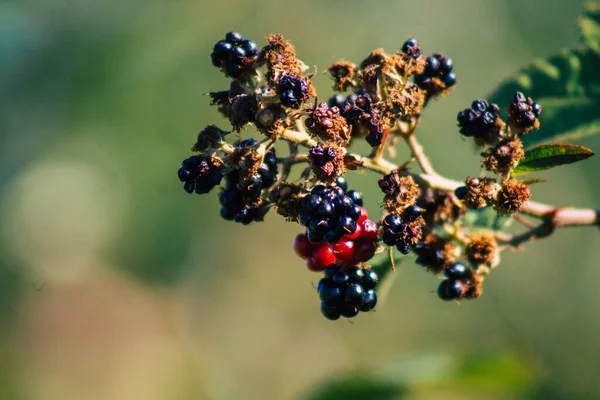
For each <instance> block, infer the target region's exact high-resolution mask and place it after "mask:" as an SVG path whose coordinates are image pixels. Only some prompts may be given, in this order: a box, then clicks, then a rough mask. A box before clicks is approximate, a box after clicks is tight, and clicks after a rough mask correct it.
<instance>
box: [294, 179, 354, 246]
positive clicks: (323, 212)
mask: <svg viewBox="0 0 600 400" xmlns="http://www.w3.org/2000/svg"><path fill="white" fill-rule="evenodd" d="M299 211H300V216H299V220H300V223H301V224H302V225H304V226H305V227H307V228H308V233H307V235H308V239H309V240H310V241H311V242H313V243H318V242H327V243H336V242H338V241H339V240H340V239H341V238H342V236H344V235H349V234H353V233H354V232H356V229H357V221H358V219H359V218H360V215H361V210H360V207H359V205H357V204H356V203H355V202H354V201H353V199H352V197H350V196H348V195H347V194H345V193H344V190H343V189H342V188H341V187H339V186H330V187H327V186H324V185H315V186H313V188H312V189H311V193H310V194H307V195H306V196H304V197H303V198H302V199H301V200H300V210H299Z"/></svg>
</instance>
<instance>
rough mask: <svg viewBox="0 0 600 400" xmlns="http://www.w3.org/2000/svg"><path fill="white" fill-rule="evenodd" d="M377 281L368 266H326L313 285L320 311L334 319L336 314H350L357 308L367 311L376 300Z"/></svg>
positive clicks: (372, 306) (347, 316) (346, 315)
mask: <svg viewBox="0 0 600 400" xmlns="http://www.w3.org/2000/svg"><path fill="white" fill-rule="evenodd" d="M377 281H378V278H377V274H376V273H375V272H374V271H373V270H371V269H365V270H362V269H360V268H358V267H356V266H353V267H348V268H345V267H337V266H335V265H332V266H330V267H328V268H327V269H326V270H325V273H324V277H323V278H322V279H321V280H320V281H319V284H318V285H317V290H318V293H319V298H320V299H321V313H322V314H323V315H324V316H325V318H327V319H330V320H336V319H338V318H339V317H340V316H343V317H346V318H352V317H355V316H356V315H357V314H358V313H359V312H360V311H363V312H369V311H371V310H372V309H373V308H374V307H375V305H376V304H377V293H376V291H375V286H376V285H377Z"/></svg>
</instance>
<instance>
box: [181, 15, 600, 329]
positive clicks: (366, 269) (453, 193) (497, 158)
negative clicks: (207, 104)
mask: <svg viewBox="0 0 600 400" xmlns="http://www.w3.org/2000/svg"><path fill="white" fill-rule="evenodd" d="M599 15H600V13H598V11H597V8H593V7H592V8H590V9H589V10H588V14H587V18H588V19H590V18H591V20H592V21H596V26H598V24H597V22H598V16H599ZM586 23H587V25H586ZM586 23H584V24H582V25H583V26H584V27H587V28H586V29H584V38H586V41H587V42H590V43H596V42H593V41H591V40H590V36H593V35H598V32H600V29H597V30H594V29H590V27H589V24H590V23H589V20H587V22H586ZM586 32H591V33H588V34H587V35H586ZM577 51H579V52H584V51H585V52H593V53H594V54H595V56H592V58H594V57H596V59H595V60H596V61H595V62H596V63H598V59H597V58H598V57H600V56H599V55H598V53H597V49H596V48H594V47H593V46H592V45H591V44H589V43H588V44H587V45H586V47H585V49H578V50H577ZM586 54H587V53H586ZM211 60H212V63H213V65H214V66H215V67H217V68H219V69H220V70H221V71H222V72H223V73H224V74H225V76H226V77H228V78H230V79H231V83H230V86H229V89H228V90H224V91H220V92H213V93H210V97H211V100H212V103H211V104H213V105H215V106H217V108H218V110H219V112H220V113H221V114H222V115H223V116H224V117H225V118H227V119H228V120H229V122H230V124H231V126H232V130H233V131H235V132H240V131H241V130H243V129H245V128H246V127H247V126H249V125H254V126H255V127H256V129H257V130H258V131H260V132H261V133H262V134H263V135H264V138H262V140H256V139H245V140H237V141H230V142H227V140H226V139H228V138H229V137H230V136H233V135H230V134H231V132H229V131H226V130H222V129H220V128H218V127H217V126H215V125H209V126H207V127H205V128H204V129H203V130H202V131H201V132H200V133H199V134H198V137H197V140H196V143H194V145H193V147H192V151H194V152H195V153H196V154H195V155H192V156H191V157H189V158H187V159H185V160H184V161H183V163H182V166H181V168H180V169H179V172H178V175H179V179H180V180H181V182H183V184H184V189H185V191H187V192H188V193H194V192H195V193H198V194H204V193H208V192H210V191H211V190H212V189H213V188H214V187H216V186H218V185H220V184H221V182H222V181H223V182H224V185H223V188H222V189H221V191H220V194H219V201H220V204H221V210H220V213H221V216H222V217H223V218H224V219H226V220H229V221H235V222H237V223H241V224H244V225H246V224H250V223H252V222H255V221H262V220H263V218H264V216H265V214H266V213H267V212H268V211H270V210H271V209H274V210H275V211H276V212H277V213H278V214H280V215H281V216H283V217H284V218H285V219H286V220H287V221H290V222H295V223H299V224H300V225H302V226H303V227H304V229H303V231H302V232H301V233H299V234H298V235H297V236H296V238H295V240H294V244H293V249H294V251H295V252H296V253H297V255H298V256H299V257H301V258H302V259H304V260H305V262H306V265H307V267H308V269H309V270H310V271H316V272H323V273H324V277H323V278H322V279H321V280H320V281H319V283H318V285H317V290H318V293H319V297H320V300H321V311H322V313H323V315H324V316H325V317H326V318H328V319H331V320H336V319H339V318H340V317H341V316H343V317H346V318H351V317H354V316H356V315H357V314H358V313H359V312H360V311H363V312H368V311H371V310H372V309H373V308H374V307H375V305H376V304H377V293H376V291H375V290H376V288H377V286H378V282H380V281H381V280H382V279H383V278H384V277H385V276H386V275H388V273H389V272H390V271H391V270H393V269H394V256H393V251H394V249H396V251H397V252H399V253H401V254H403V255H405V254H408V253H414V254H415V255H416V256H417V258H416V263H417V264H419V265H421V266H423V267H424V268H425V269H426V270H428V271H430V272H432V273H434V274H443V275H444V276H445V279H444V280H442V281H441V283H440V284H439V286H438V289H437V293H438V296H439V297H440V298H441V299H442V300H447V301H449V300H457V301H458V300H462V299H474V298H478V297H480V296H481V294H482V283H483V280H484V277H485V276H486V275H488V274H489V273H490V271H491V270H492V269H494V268H495V267H496V266H497V265H498V264H499V262H500V255H501V253H502V252H503V251H506V250H509V249H514V248H517V247H520V246H521V245H522V244H524V243H525V242H527V241H529V240H533V239H538V238H543V237H546V236H549V235H550V234H552V232H554V230H555V229H557V228H561V227H567V226H586V225H599V220H600V214H599V212H598V211H597V210H594V209H574V208H562V207H554V206H550V205H546V204H541V203H537V202H534V201H532V200H530V197H531V193H530V189H529V185H531V184H533V183H536V182H540V181H541V180H540V179H536V178H524V179H523V178H521V176H522V175H524V174H528V173H532V172H536V171H539V170H543V169H547V168H551V167H555V166H558V165H563V164H568V163H572V162H576V161H580V160H583V159H585V158H587V157H590V156H591V155H593V153H592V151H591V150H589V149H587V148H585V147H582V146H576V145H571V144H560V143H544V144H541V145H538V146H534V147H530V148H527V149H526V148H524V138H526V137H528V136H527V135H530V134H531V133H530V132H532V131H535V130H537V129H539V128H540V117H541V116H542V115H543V114H542V105H543V102H542V101H540V102H539V103H538V102H535V101H534V100H533V99H532V98H531V97H528V96H527V94H530V93H529V92H528V93H524V92H527V91H528V90H529V91H530V92H535V90H537V89H536V86H535V85H533V84H531V82H533V81H531V80H530V81H529V83H527V82H528V81H526V80H523V79H521V80H519V79H517V80H515V81H514V82H508V83H507V84H505V85H504V86H502V87H501V88H500V89H499V91H498V94H497V96H498V95H499V94H502V96H504V97H502V98H499V100H498V102H502V103H507V104H508V106H507V107H506V111H507V113H506V119H505V120H503V118H502V116H501V115H502V114H503V113H502V109H501V107H499V106H498V105H496V104H493V103H491V102H488V101H486V100H483V99H478V100H475V101H473V102H472V104H471V105H470V107H469V108H466V109H464V110H463V111H460V112H459V113H458V117H457V120H458V129H457V131H459V132H460V134H462V135H463V136H464V137H468V138H472V139H473V141H474V143H475V144H476V145H477V146H479V147H480V148H481V156H482V159H481V167H483V169H485V170H486V171H487V172H488V174H487V175H478V174H477V173H476V172H475V173H474V174H473V176H472V177H467V178H466V179H464V180H463V181H462V182H458V181H454V180H451V179H448V178H446V177H444V176H442V175H440V174H439V173H438V172H437V171H436V170H435V169H434V167H433V165H432V164H431V162H430V160H429V159H428V157H427V156H426V155H425V152H424V150H423V148H422V146H421V145H420V144H419V142H418V139H417V138H418V134H417V131H418V127H419V122H420V120H421V117H422V114H423V110H424V109H425V108H426V106H427V105H428V104H429V103H430V102H431V101H432V100H435V99H438V98H442V97H444V96H446V95H448V94H449V93H450V92H451V91H452V89H453V88H454V87H455V84H456V82H457V76H456V75H455V72H454V70H453V62H452V59H450V58H449V57H447V56H445V55H443V54H440V53H434V54H432V55H431V56H426V55H425V54H424V53H423V52H422V50H421V47H420V46H419V44H418V42H417V41H416V40H415V39H409V40H407V41H405V42H404V43H403V44H402V45H401V46H400V49H399V50H398V51H397V52H395V53H393V54H389V53H386V52H385V51H384V50H382V49H377V50H374V51H373V52H371V54H369V55H368V56H367V57H366V58H365V59H364V60H363V61H361V62H360V63H359V64H358V65H355V64H353V63H351V62H347V61H338V62H336V63H334V64H332V65H331V66H330V67H329V68H328V69H327V72H328V73H329V75H330V76H331V78H332V80H333V88H334V90H336V91H338V92H347V93H348V94H347V95H342V94H338V95H336V96H334V97H332V98H331V99H329V100H328V101H327V102H319V101H317V93H316V90H315V87H314V86H313V83H312V82H311V78H312V76H313V74H311V73H308V72H307V70H308V68H307V67H306V66H305V65H304V64H303V63H302V62H301V61H300V60H299V59H298V58H297V57H296V52H295V49H294V47H293V46H292V45H291V44H290V42H288V41H287V40H286V39H284V37H283V36H282V35H279V34H271V35H269V36H268V37H267V44H266V45H265V46H264V47H262V49H259V48H258V47H257V45H256V43H255V42H253V41H251V40H247V39H244V38H243V37H242V35H240V34H239V33H237V32H229V33H227V35H226V36H225V39H224V40H221V41H219V42H217V43H216V44H215V46H214V48H213V52H212V54H211ZM526 73H527V70H525V71H524V72H522V74H526ZM523 82H526V83H525V84H523ZM519 85H520V86H519ZM509 87H513V88H515V90H513V91H512V92H510V94H506V92H507V90H506V88H509ZM497 96H496V97H497ZM228 135H229V136H228ZM362 139H364V140H366V142H367V143H368V144H369V145H370V146H371V147H372V151H371V153H370V154H367V155H359V154H355V153H353V152H351V151H350V150H349V148H350V147H351V145H352V143H353V142H355V141H357V140H362ZM280 141H284V142H287V148H288V151H289V152H288V154H287V155H285V156H283V157H282V156H280V155H278V154H276V151H275V148H274V145H275V144H276V143H277V142H280ZM402 142H404V143H405V144H406V145H407V146H408V148H409V149H410V151H411V154H412V158H411V159H409V160H406V162H405V163H403V164H402V165H395V164H393V163H392V162H390V161H388V160H386V159H385V158H384V154H385V152H386V150H387V151H388V152H389V153H390V154H395V151H394V149H395V147H396V146H397V145H398V144H399V143H402ZM303 148H307V150H303ZM413 161H414V162H416V166H417V167H418V170H419V171H415V168H413V167H412V166H411V163H412V162H413ZM297 164H302V165H304V167H305V168H303V169H302V170H301V173H300V175H299V177H298V178H291V173H292V167H293V166H294V165H297ZM409 166H410V167H409ZM473 167H474V168H473V169H474V171H477V169H476V166H473ZM361 170H371V171H375V172H377V173H379V174H381V175H382V177H381V178H380V179H379V181H378V184H379V187H380V188H381V191H382V194H381V199H380V200H381V204H382V206H383V208H384V215H383V218H382V219H381V220H379V221H373V220H371V219H369V216H368V212H367V210H366V209H365V208H363V200H362V195H361V194H360V193H358V192H357V191H355V190H351V189H350V188H349V187H348V183H347V182H346V179H345V175H346V173H347V172H349V171H361ZM490 212H492V213H493V214H494V217H493V218H492V220H493V223H492V224H490V225H489V226H484V227H482V226H478V224H477V223H475V222H474V221H475V220H478V219H481V218H484V217H489V213H490ZM533 219H536V220H539V222H537V223H534V222H533ZM510 220H515V221H517V222H519V223H521V224H523V225H525V226H526V227H527V230H526V231H524V232H522V233H517V234H509V233H507V231H506V230H505V226H506V222H507V221H510ZM386 249H387V251H388V258H387V260H384V261H383V262H381V263H378V264H377V265H374V266H373V267H370V266H369V265H368V263H369V262H370V260H372V259H373V257H374V255H375V254H376V253H380V252H384V251H385V250H386Z"/></svg>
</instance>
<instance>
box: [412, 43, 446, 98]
mask: <svg viewBox="0 0 600 400" xmlns="http://www.w3.org/2000/svg"><path fill="white" fill-rule="evenodd" d="M452 68H453V63H452V59H451V58H449V57H446V56H445V55H443V54H440V53H435V54H434V55H432V56H430V57H427V60H426V65H425V71H424V72H423V73H422V74H417V75H415V83H416V84H417V86H418V87H420V88H421V89H424V90H426V91H427V92H428V96H432V95H436V94H438V93H440V92H442V91H444V90H445V89H448V88H451V87H452V86H454V84H455V83H456V74H455V73H454V72H452Z"/></svg>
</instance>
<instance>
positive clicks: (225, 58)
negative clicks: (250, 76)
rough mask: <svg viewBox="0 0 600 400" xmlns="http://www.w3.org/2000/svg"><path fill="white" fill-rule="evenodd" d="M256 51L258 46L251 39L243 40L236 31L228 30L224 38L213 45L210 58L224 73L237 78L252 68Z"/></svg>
mask: <svg viewBox="0 0 600 400" xmlns="http://www.w3.org/2000/svg"><path fill="white" fill-rule="evenodd" d="M258 53H259V51H258V47H257V46H256V43H254V42H253V41H252V40H244V38H243V37H242V35H240V34H239V33H238V32H229V33H227V34H226V35H225V40H219V41H218V42H217V43H216V44H215V45H214V47H213V51H212V53H211V55H210V59H211V61H212V64H213V65H214V66H215V67H217V68H220V69H221V70H222V71H223V72H225V75H227V76H229V77H232V78H239V77H241V76H242V75H244V74H245V73H249V72H252V71H253V70H254V66H253V64H254V61H256V58H257V56H258Z"/></svg>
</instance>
